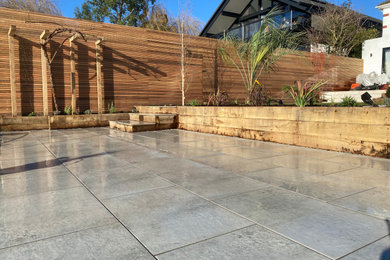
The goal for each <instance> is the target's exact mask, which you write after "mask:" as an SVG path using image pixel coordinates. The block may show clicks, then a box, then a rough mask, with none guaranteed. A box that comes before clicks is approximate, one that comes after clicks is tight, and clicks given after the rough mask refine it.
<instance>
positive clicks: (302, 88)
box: [283, 81, 327, 107]
mask: <svg viewBox="0 0 390 260" xmlns="http://www.w3.org/2000/svg"><path fill="white" fill-rule="evenodd" d="M326 83H327V81H319V82H317V83H312V82H306V83H305V84H302V81H297V82H296V86H287V87H284V88H283V89H284V91H286V92H287V93H288V94H289V95H290V97H291V98H292V99H293V100H294V103H295V105H296V106H298V107H305V106H307V105H308V104H309V103H310V100H312V99H314V98H315V95H316V93H317V92H319V90H320V88H321V87H322V86H323V85H325V84H326Z"/></svg>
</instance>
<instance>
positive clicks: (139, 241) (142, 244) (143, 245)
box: [42, 143, 157, 259]
mask: <svg viewBox="0 0 390 260" xmlns="http://www.w3.org/2000/svg"><path fill="white" fill-rule="evenodd" d="M42 145H43V146H44V147H45V148H46V149H47V150H48V151H49V152H51V150H50V149H49V148H47V147H46V145H45V144H43V143H42ZM51 153H52V152H51ZM52 154H53V156H54V157H56V155H55V154H54V153H52ZM56 158H57V157H56ZM64 167H65V168H66V169H67V171H68V172H69V173H70V174H71V175H73V176H74V177H75V178H76V179H77V180H78V181H79V182H80V183H81V184H82V186H83V187H84V188H85V189H86V190H87V191H88V192H89V193H90V194H91V195H92V196H93V197H94V198H95V199H96V200H97V201H98V202H99V203H100V204H101V205H102V206H103V207H104V208H105V209H106V210H107V211H108V212H109V213H110V214H111V215H112V216H113V217H114V218H115V219H116V220H117V221H118V222H119V223H120V224H121V225H122V227H123V228H125V229H126V230H127V231H128V232H129V233H130V234H131V235H132V236H133V237H134V239H136V240H137V241H138V243H140V245H141V246H142V247H143V248H145V250H146V251H147V252H148V253H149V254H150V255H151V256H152V257H153V258H155V259H157V258H156V257H155V255H154V254H153V253H152V252H151V251H150V250H149V249H148V248H147V247H146V245H145V244H144V243H142V242H141V240H140V239H138V237H136V236H135V235H134V234H133V233H132V232H131V231H130V229H129V228H127V227H126V225H125V224H124V223H123V222H122V221H121V220H120V219H119V218H118V217H117V216H116V215H115V214H114V213H113V212H112V211H111V210H110V209H109V208H108V207H107V206H106V205H105V204H104V203H103V202H102V201H101V200H100V199H99V198H98V197H97V196H96V195H95V194H94V193H93V192H92V191H91V190H90V189H89V188H88V187H87V186H86V185H85V183H84V182H82V181H81V179H80V178H79V177H78V176H77V175H75V174H73V172H72V171H71V170H69V169H68V168H67V167H66V166H65V165H64Z"/></svg>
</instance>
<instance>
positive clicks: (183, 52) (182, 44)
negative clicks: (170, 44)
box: [180, 21, 186, 106]
mask: <svg viewBox="0 0 390 260" xmlns="http://www.w3.org/2000/svg"><path fill="white" fill-rule="evenodd" d="M183 29H184V24H183V21H182V22H181V35H180V36H181V105H182V106H184V105H185V99H186V96H185V68H184V66H185V64H184V62H185V60H184V59H185V48H184V31H183Z"/></svg>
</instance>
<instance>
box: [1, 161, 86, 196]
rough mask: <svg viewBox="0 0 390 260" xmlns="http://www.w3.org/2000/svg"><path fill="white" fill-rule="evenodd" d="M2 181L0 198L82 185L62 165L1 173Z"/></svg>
mask: <svg viewBox="0 0 390 260" xmlns="http://www.w3.org/2000/svg"><path fill="white" fill-rule="evenodd" d="M0 172H1V170H0ZM0 183H1V185H0V199H6V198H12V197H17V196H26V195H31V194H36V193H42V192H47V191H54V190H61V189H67V188H71V187H78V186H81V183H80V182H79V181H77V179H76V178H75V177H73V175H72V174H70V173H69V172H68V171H67V170H66V169H65V167H63V166H61V165H59V166H54V167H48V168H41V169H36V170H31V171H22V172H12V173H10V174H5V175H0Z"/></svg>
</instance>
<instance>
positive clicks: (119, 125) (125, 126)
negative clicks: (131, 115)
mask: <svg viewBox="0 0 390 260" xmlns="http://www.w3.org/2000/svg"><path fill="white" fill-rule="evenodd" d="M110 128H112V129H118V130H121V131H124V132H129V133H134V132H145V131H155V130H165V129H172V128H176V124H175V123H170V124H156V123H149V122H142V121H110Z"/></svg>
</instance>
